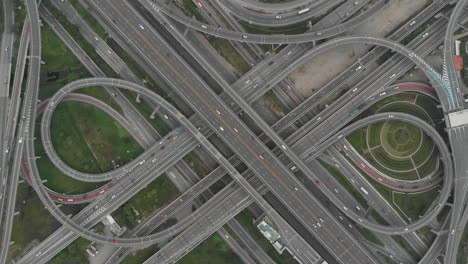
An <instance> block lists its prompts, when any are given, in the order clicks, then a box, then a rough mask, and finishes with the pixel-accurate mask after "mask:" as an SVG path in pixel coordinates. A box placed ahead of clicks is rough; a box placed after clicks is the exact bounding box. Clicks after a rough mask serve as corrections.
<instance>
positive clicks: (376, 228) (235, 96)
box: [179, 38, 451, 234]
mask: <svg viewBox="0 0 468 264" xmlns="http://www.w3.org/2000/svg"><path fill="white" fill-rule="evenodd" d="M371 40H372V39H371V38H370V39H369V40H365V41H371ZM179 42H181V43H182V44H185V47H186V48H187V49H188V50H189V51H191V53H192V54H193V56H195V58H197V61H198V62H199V63H200V64H201V65H202V66H203V67H204V68H205V70H207V72H209V73H210V75H211V76H212V77H213V78H214V79H215V80H216V81H218V82H219V83H220V85H221V86H222V87H223V89H224V91H225V92H226V93H227V94H228V95H229V96H230V97H231V98H232V99H233V100H234V102H236V103H237V104H238V105H239V106H240V107H241V108H242V110H243V111H244V112H245V113H246V114H248V115H249V117H250V118H252V119H253V121H254V122H255V123H256V124H257V125H258V126H259V127H260V128H261V129H262V130H263V132H264V133H265V134H266V135H267V136H268V137H269V138H270V139H271V140H272V141H273V142H274V143H275V144H276V146H277V147H278V148H280V146H281V147H282V151H283V152H284V153H285V154H286V155H287V157H288V158H289V159H291V160H292V162H293V163H294V164H295V165H297V167H298V168H299V169H300V170H301V171H302V172H304V173H305V174H306V175H309V176H312V175H315V174H314V172H312V171H311V170H310V169H309V168H308V167H307V165H306V164H305V163H304V162H303V161H302V160H301V159H300V158H299V157H298V156H297V155H296V153H298V152H296V153H295V152H293V151H291V150H290V148H289V146H288V145H287V144H286V143H285V142H284V141H283V140H282V139H281V138H280V137H279V136H278V135H277V134H276V132H274V131H273V130H272V129H271V128H270V126H269V125H268V124H266V122H265V121H264V120H263V119H262V118H261V117H260V116H259V115H258V114H257V112H256V111H255V110H253V109H252V108H251V106H250V105H249V104H247V103H246V102H245V101H244V100H243V98H242V97H241V96H239V95H238V94H237V93H236V92H235V91H234V90H233V89H232V87H231V86H230V85H229V84H228V83H227V82H226V81H225V80H224V79H223V78H222V77H221V76H219V74H218V73H217V72H216V71H215V70H214V69H213V68H211V66H210V64H209V63H208V62H207V61H205V60H204V58H202V57H201V56H198V54H196V51H195V50H191V49H190V48H191V46H189V45H188V43H187V42H186V41H184V39H183V38H179ZM423 65H424V64H423ZM421 68H422V67H421ZM341 121H342V120H341ZM335 123H338V122H333V123H330V122H329V124H331V125H334V124H335ZM332 131H333V130H331V131H330V132H332ZM333 132H334V131H333ZM341 136H343V135H339V137H341ZM316 138H317V137H316ZM318 138H320V137H318ZM321 138H327V136H325V137H321ZM314 139H315V138H314ZM316 141H317V140H314V143H315V142H316ZM441 145H444V144H439V147H440V146H441ZM313 147H314V148H316V147H317V145H316V144H314V145H313ZM446 161H447V159H446ZM445 164H450V161H449V160H448V163H445ZM446 176H447V174H446ZM447 177H451V175H449V176H447ZM313 178H316V176H314V177H313ZM446 180H448V179H446ZM448 181H449V180H448ZM447 185H448V187H447V186H446V187H445V188H444V191H445V198H442V199H441V203H445V201H446V199H447V198H448V194H449V191H450V188H451V185H450V181H449V183H447ZM325 194H326V196H327V197H329V198H331V197H334V196H335V194H334V193H332V192H330V191H329V192H328V193H327V192H325ZM332 201H334V203H335V205H336V206H337V207H339V208H344V207H345V206H344V205H343V204H342V203H340V202H338V199H332ZM440 210H442V207H438V210H435V211H434V212H433V213H432V214H431V216H428V217H427V218H424V219H423V220H421V221H415V222H413V223H412V224H411V225H409V226H406V225H405V226H402V227H395V226H393V227H391V228H389V227H383V226H380V227H379V225H376V224H375V223H372V222H369V221H367V220H361V221H360V222H361V224H362V225H363V226H365V227H366V228H368V229H370V230H373V231H377V232H388V233H391V234H397V233H398V232H405V233H406V232H408V231H409V230H411V231H415V230H416V229H419V228H420V227H421V226H423V225H424V221H427V220H430V219H431V218H432V217H433V216H435V215H437V214H438V212H440ZM344 213H345V214H347V215H348V216H349V217H351V218H352V219H355V220H358V219H359V218H360V217H359V216H358V215H352V216H350V215H349V214H348V211H344ZM418 222H421V223H418Z"/></svg>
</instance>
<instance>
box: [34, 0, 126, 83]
mask: <svg viewBox="0 0 468 264" xmlns="http://www.w3.org/2000/svg"><path fill="white" fill-rule="evenodd" d="M42 2H43V3H42V4H43V5H45V6H46V7H47V8H48V9H49V11H50V12H51V13H52V14H53V15H54V18H55V19H57V21H59V22H60V24H61V25H62V27H63V28H64V29H65V30H66V31H67V32H68V34H70V36H71V37H72V38H73V39H74V40H75V41H76V42H77V43H78V45H79V46H80V47H81V48H82V49H83V50H84V51H85V52H86V54H87V55H88V56H89V57H90V58H91V59H92V60H93V61H94V62H95V63H96V65H98V66H99V68H100V69H101V70H102V71H103V72H104V74H105V75H106V76H107V77H114V78H116V77H118V75H117V74H116V73H115V72H114V70H112V68H111V67H110V66H109V65H108V64H107V63H106V62H105V61H104V60H103V59H102V58H101V57H100V56H99V55H98V54H97V53H96V50H95V49H94V47H93V46H92V45H91V44H90V43H89V42H88V41H87V40H85V39H84V37H83V36H82V35H81V33H80V30H79V28H78V27H77V26H76V25H74V24H72V23H71V22H70V21H69V20H68V19H67V18H66V17H65V16H64V15H63V13H62V12H60V11H59V10H58V9H57V8H55V7H54V6H53V5H51V4H50V3H49V0H43V1H42Z"/></svg>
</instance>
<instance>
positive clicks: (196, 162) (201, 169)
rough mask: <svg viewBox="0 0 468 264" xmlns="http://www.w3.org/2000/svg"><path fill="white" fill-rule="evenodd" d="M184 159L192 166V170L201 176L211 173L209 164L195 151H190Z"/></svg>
mask: <svg viewBox="0 0 468 264" xmlns="http://www.w3.org/2000/svg"><path fill="white" fill-rule="evenodd" d="M183 159H184V161H185V162H186V163H187V165H188V166H189V167H190V168H192V170H193V171H194V172H195V173H197V174H198V176H200V177H201V178H203V177H205V176H206V175H208V173H210V169H209V168H208V166H207V165H206V164H205V162H203V161H202V160H201V159H200V157H198V156H197V155H196V154H195V153H194V152H190V153H189V154H187V155H186V156H185V157H184V158H183Z"/></svg>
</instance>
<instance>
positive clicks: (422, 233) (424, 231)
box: [416, 226, 436, 244]
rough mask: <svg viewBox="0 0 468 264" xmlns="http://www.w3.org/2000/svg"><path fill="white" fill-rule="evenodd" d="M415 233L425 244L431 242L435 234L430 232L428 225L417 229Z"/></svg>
mask: <svg viewBox="0 0 468 264" xmlns="http://www.w3.org/2000/svg"><path fill="white" fill-rule="evenodd" d="M416 233H417V234H418V235H419V237H420V238H421V239H422V240H423V241H424V242H426V243H427V244H431V243H432V242H433V241H434V239H435V237H436V235H435V234H434V233H432V231H431V228H430V227H428V226H425V227H423V228H421V229H419V230H417V231H416Z"/></svg>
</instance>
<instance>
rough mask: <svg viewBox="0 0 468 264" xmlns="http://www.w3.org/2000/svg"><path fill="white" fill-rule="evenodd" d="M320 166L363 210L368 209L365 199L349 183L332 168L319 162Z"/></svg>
mask: <svg viewBox="0 0 468 264" xmlns="http://www.w3.org/2000/svg"><path fill="white" fill-rule="evenodd" d="M319 162H320V164H321V165H322V166H323V167H324V168H325V169H326V170H327V171H328V172H330V174H331V175H332V176H333V177H334V178H335V179H336V181H337V182H338V183H339V184H341V185H342V186H343V187H344V188H345V189H346V190H347V191H348V192H349V193H350V194H351V195H352V196H353V197H354V199H356V201H357V202H358V203H359V204H360V205H361V206H363V207H364V208H365V209H366V208H368V207H369V205H368V204H367V201H366V199H364V197H363V196H362V194H361V193H360V192H359V191H358V190H357V189H356V188H354V186H353V185H352V184H351V182H349V181H348V179H347V178H346V177H345V176H344V175H343V174H342V173H341V172H340V171H339V170H338V169H337V168H335V167H334V166H332V165H330V164H328V163H326V162H324V161H322V160H319Z"/></svg>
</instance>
